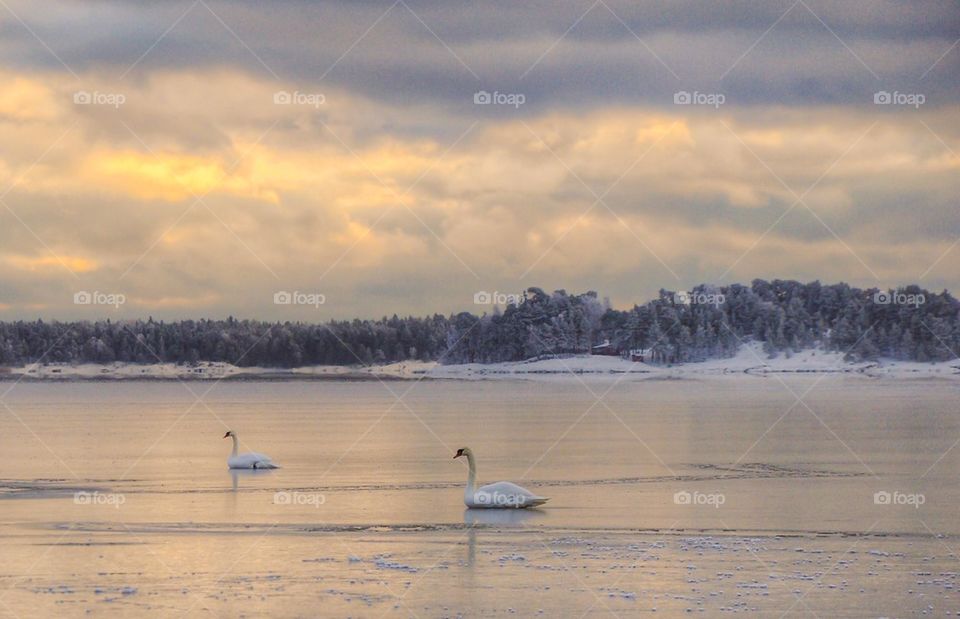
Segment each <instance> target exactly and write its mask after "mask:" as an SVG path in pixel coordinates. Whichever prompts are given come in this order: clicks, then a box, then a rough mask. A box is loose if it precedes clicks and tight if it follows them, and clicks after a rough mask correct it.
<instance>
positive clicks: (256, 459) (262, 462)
mask: <svg viewBox="0 0 960 619" xmlns="http://www.w3.org/2000/svg"><path fill="white" fill-rule="evenodd" d="M227 464H228V465H229V467H230V468H232V469H278V468H280V467H279V466H278V465H277V464H276V463H274V461H273V460H271V459H270V456H267V455H264V454H260V453H256V452H254V451H251V452H249V453H245V454H239V455H236V456H231V457H230V458H227Z"/></svg>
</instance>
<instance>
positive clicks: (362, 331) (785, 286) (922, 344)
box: [0, 279, 960, 367]
mask: <svg viewBox="0 0 960 619" xmlns="http://www.w3.org/2000/svg"><path fill="white" fill-rule="evenodd" d="M748 341H759V342H762V343H763V348H764V350H765V351H766V353H767V354H768V355H770V356H771V357H773V356H776V355H781V354H782V355H788V356H789V355H792V354H793V353H795V352H798V351H800V350H803V349H807V348H814V347H817V348H821V349H823V350H831V351H840V352H842V353H844V354H845V355H846V356H847V358H849V359H851V360H866V359H877V358H880V357H883V358H890V359H900V360H912V361H945V360H950V359H954V358H957V356H958V355H957V353H956V351H958V350H960V303H958V301H957V300H956V299H955V298H954V297H952V296H951V295H950V294H949V293H948V292H947V291H943V292H940V293H934V292H930V291H927V290H924V289H922V288H920V287H919V286H915V285H911V286H907V287H904V288H900V289H897V290H878V289H875V288H871V289H858V288H854V287H851V286H849V285H847V284H844V283H839V284H832V285H824V284H821V283H820V282H811V283H801V282H796V281H788V280H774V281H771V282H767V281H764V280H759V279H758V280H754V281H753V282H752V283H751V285H750V286H746V285H741V284H733V285H729V286H709V285H701V286H698V287H696V288H694V289H693V290H690V291H679V292H674V291H668V290H661V291H660V293H659V295H658V297H657V298H656V299H652V300H650V301H648V302H646V303H645V304H643V305H634V306H633V307H632V308H630V309H626V310H620V309H614V308H612V307H611V306H610V303H609V302H608V301H606V300H601V299H600V298H599V297H598V295H597V293H595V292H586V293H582V294H568V293H567V292H566V291H564V290H557V291H554V292H552V293H547V292H545V291H543V290H541V289H539V288H529V289H527V290H526V291H525V292H524V294H523V298H522V299H520V300H519V302H518V303H516V304H511V305H508V306H507V307H505V308H497V307H495V308H494V309H493V310H492V311H491V312H488V313H483V314H480V315H478V314H474V313H470V312H461V313H458V314H454V315H451V316H443V315H440V314H434V315H433V316H427V317H398V316H392V317H389V318H388V317H384V318H381V319H378V320H335V321H329V322H325V323H301V322H283V323H280V322H265V321H257V320H237V319H235V318H228V319H226V320H182V321H175V322H163V321H155V320H153V319H152V318H151V319H147V320H134V321H111V320H105V321H97V322H86V321H81V322H44V321H41V320H37V321H15V322H2V323H0V365H4V366H14V365H17V366H19V365H24V364H29V363H112V362H127V363H141V364H146V363H160V362H165V363H182V364H194V363H198V362H202V361H217V362H227V363H232V364H234V365H238V366H243V367H251V366H261V367H299V366H308V365H361V364H362V365H371V364H382V363H392V362H400V361H408V360H421V361H438V362H441V363H447V364H455V363H497V362H504V361H522V360H525V359H532V358H543V357H549V356H557V355H576V354H584V353H589V352H590V351H591V350H592V348H593V347H594V346H597V345H600V344H608V345H607V346H605V349H606V350H608V351H613V353H614V354H617V353H619V354H622V355H628V354H629V351H631V350H635V351H642V352H643V354H644V358H645V360H647V361H650V362H654V363H659V364H672V363H684V362H691V361H702V360H706V359H711V358H722V357H730V356H733V355H734V354H736V352H737V350H738V349H739V347H740V345H741V344H743V343H745V342H748Z"/></svg>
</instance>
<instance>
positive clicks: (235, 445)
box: [230, 434, 239, 456]
mask: <svg viewBox="0 0 960 619" xmlns="http://www.w3.org/2000/svg"><path fill="white" fill-rule="evenodd" d="M230 438H231V439H233V455H234V456H235V455H237V447H238V446H239V443H238V442H237V435H236V434H232V435H231V436H230Z"/></svg>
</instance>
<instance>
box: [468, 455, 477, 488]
mask: <svg viewBox="0 0 960 619" xmlns="http://www.w3.org/2000/svg"><path fill="white" fill-rule="evenodd" d="M467 467H468V469H469V471H470V472H469V474H468V475H467V492H468V493H470V494H473V486H474V484H476V483H477V463H476V461H475V460H474V459H473V454H472V453H470V452H467Z"/></svg>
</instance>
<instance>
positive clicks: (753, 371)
mask: <svg viewBox="0 0 960 619" xmlns="http://www.w3.org/2000/svg"><path fill="white" fill-rule="evenodd" d="M823 373H838V374H849V375H857V376H867V377H889V378H898V379H899V378H935V377H943V378H947V377H949V378H960V359H954V360H952V361H945V362H939V363H919V362H913V361H896V360H892V359H881V360H879V361H861V362H854V363H851V362H847V361H844V360H843V354H842V353H838V352H828V351H823V350H819V349H809V350H804V351H801V352H799V353H793V354H791V355H789V356H788V355H786V354H783V353H780V354H779V355H778V356H776V357H774V358H772V359H770V358H768V355H767V354H766V353H764V352H763V346H762V344H761V343H759V342H751V343H749V344H746V345H744V346H742V347H741V348H740V350H739V352H738V353H737V355H736V356H734V357H731V358H729V359H711V360H709V361H703V362H699V363H683V364H676V365H669V366H665V365H653V364H648V363H635V362H632V361H626V360H623V359H620V358H619V357H606V356H591V355H574V356H568V357H562V358H554V359H537V360H530V361H519V362H509V363H489V364H481V363H468V364H462V365H441V364H439V363H436V362H424V361H406V362H401V363H392V364H389V365H376V366H369V367H360V366H353V367H351V366H309V367H301V368H292V369H283V368H261V367H244V368H241V367H237V366H234V365H231V364H229V363H214V362H204V363H198V364H195V365H177V364H173V363H157V364H148V365H138V364H126V363H111V364H106V365H99V364H91V363H88V364H80V365H67V364H53V363H51V364H44V365H29V366H26V367H19V368H0V379H2V378H7V379H14V380H16V379H21V378H25V379H28V380H29V379H34V380H41V379H45V380H120V379H166V380H219V379H228V378H229V379H244V378H246V379H271V378H276V379H351V380H363V379H368V380H376V379H380V380H388V379H414V380H416V379H421V378H433V379H460V380H492V379H564V380H577V378H580V379H583V378H617V379H623V380H643V379H656V378H661V379H663V378H677V379H679V378H706V377H719V376H725V377H730V376H766V375H771V374H823Z"/></svg>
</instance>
